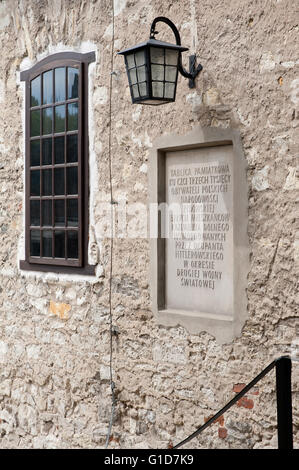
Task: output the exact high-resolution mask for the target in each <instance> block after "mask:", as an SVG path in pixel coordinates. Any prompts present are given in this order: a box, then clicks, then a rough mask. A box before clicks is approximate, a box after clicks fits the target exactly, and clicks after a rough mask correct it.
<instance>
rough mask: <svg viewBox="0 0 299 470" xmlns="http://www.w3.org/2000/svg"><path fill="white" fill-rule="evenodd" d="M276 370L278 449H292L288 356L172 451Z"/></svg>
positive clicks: (289, 361)
mask: <svg viewBox="0 0 299 470" xmlns="http://www.w3.org/2000/svg"><path fill="white" fill-rule="evenodd" d="M274 367H275V368H276V402H277V434H278V449H287V450H289V449H293V421H292V388H291V373H292V361H291V358H290V357H289V356H281V357H279V358H278V359H275V360H274V361H273V362H271V364H269V365H268V366H267V367H266V368H265V369H264V370H263V371H262V372H261V373H260V374H258V375H257V376H256V377H255V378H254V379H253V380H252V381H251V382H249V384H248V385H246V386H245V387H244V388H243V389H242V390H241V392H239V393H238V394H237V395H236V396H235V397H234V398H233V399H232V400H230V401H229V402H228V403H227V404H226V405H225V406H224V407H223V408H221V410H219V411H218V413H216V414H215V415H214V416H212V417H211V418H210V419H209V420H208V421H207V422H206V423H205V424H203V425H202V426H200V428H198V429H197V430H196V431H195V432H193V433H192V434H191V435H190V436H188V437H187V438H186V439H184V440H183V441H181V442H180V443H179V444H176V445H175V446H174V447H173V449H178V448H179V447H181V446H183V445H184V444H186V443H187V442H189V441H191V440H192V439H194V438H195V437H196V436H198V435H199V434H200V433H201V432H202V431H203V430H204V429H206V428H207V427H208V426H210V425H211V424H212V423H213V422H214V421H216V419H218V418H219V417H220V416H222V415H223V413H225V411H227V410H228V409H229V408H230V407H231V406H233V405H234V404H235V403H236V402H237V401H238V400H239V399H240V398H241V397H242V396H243V395H245V393H247V392H248V390H250V389H251V388H252V387H253V386H254V385H255V384H256V383H257V382H259V380H261V379H262V378H263V377H265V375H267V374H268V373H269V372H270V371H271V370H272V369H273V368H274Z"/></svg>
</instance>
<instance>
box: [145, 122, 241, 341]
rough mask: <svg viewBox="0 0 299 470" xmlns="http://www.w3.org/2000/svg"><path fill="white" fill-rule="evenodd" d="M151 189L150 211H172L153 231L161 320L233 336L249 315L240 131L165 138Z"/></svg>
mask: <svg viewBox="0 0 299 470" xmlns="http://www.w3.org/2000/svg"><path fill="white" fill-rule="evenodd" d="M149 188H150V193H149V194H150V201H149V202H150V208H151V214H153V213H154V214H155V211H154V210H153V208H154V207H157V206H158V207H159V209H161V208H162V207H163V205H164V206H165V207H167V208H168V209H167V210H170V212H169V213H168V215H169V214H171V217H170V219H169V218H163V217H162V219H161V218H160V219H159V222H158V214H156V215H157V220H156V223H157V226H158V237H156V236H155V235H154V234H153V231H152V230H151V232H150V237H151V238H150V259H151V275H150V276H151V300H152V308H153V312H154V314H155V317H156V319H157V322H158V323H159V324H161V325H164V326H169V327H170V326H177V325H182V326H184V327H185V328H186V329H187V330H188V331H189V332H190V333H192V334H196V333H199V332H201V331H206V332H208V333H210V334H211V335H213V336H214V337H215V338H216V340H217V342H218V343H221V344H223V343H229V342H231V341H233V339H234V338H236V337H237V336H239V335H240V334H241V331H242V327H243V325H244V322H245V320H246V318H247V297H246V286H247V274H248V270H249V244H248V236H247V219H248V215H247V213H248V207H247V206H248V204H247V201H248V194H247V181H246V162H245V159H244V155H243V151H242V145H241V139H240V136H239V133H238V132H237V131H236V130H233V129H216V128H196V129H194V130H193V131H192V132H191V133H190V134H188V135H186V136H178V135H168V136H163V137H161V138H159V139H158V140H157V141H156V142H155V143H154V147H153V148H152V150H151V153H150V171H149ZM176 207H179V208H180V209H179V211H178V212H176V209H175V208H176ZM169 208H172V209H169ZM190 211H191V212H190ZM159 212H160V213H162V212H163V210H161V211H159ZM164 213H165V212H164ZM160 215H161V214H160ZM169 220H171V223H170V225H166V223H167V224H168V223H169ZM151 222H152V219H151ZM151 229H152V227H151ZM178 229H179V232H178ZM168 230H169V232H168Z"/></svg>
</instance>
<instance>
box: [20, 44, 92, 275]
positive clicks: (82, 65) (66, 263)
mask: <svg viewBox="0 0 299 470" xmlns="http://www.w3.org/2000/svg"><path fill="white" fill-rule="evenodd" d="M94 61H95V52H89V53H86V54H81V53H77V52H62V53H57V54H52V55H50V56H48V57H46V58H45V59H43V60H41V61H40V62H39V63H37V64H35V65H34V66H33V67H32V68H31V69H28V70H25V71H23V72H21V74H20V80H21V81H25V110H26V111H25V260H21V261H20V269H23V270H29V271H42V272H55V273H62V274H63V273H65V274H68V273H69V274H83V275H94V274H95V266H92V265H88V233H89V158H88V152H89V141H88V65H89V64H90V63H92V62H94ZM72 66H73V67H76V68H79V71H80V79H79V97H78V103H79V110H80V111H79V113H78V120H79V123H78V135H79V134H80V136H79V142H78V146H79V155H81V158H79V161H78V187H79V192H80V190H82V193H81V194H80V198H79V201H80V202H79V228H78V234H79V233H80V234H81V236H79V240H80V241H79V243H80V244H81V245H80V250H79V252H80V255H79V257H78V260H71V259H67V260H66V259H62V260H59V259H57V258H56V259H55V258H52V259H51V258H39V259H38V258H36V257H32V256H30V239H29V236H30V218H29V217H30V211H29V205H30V168H31V167H30V140H31V139H30V112H31V102H30V100H31V90H30V89H31V81H32V80H33V79H34V78H36V77H37V76H39V75H42V74H43V73H44V72H46V71H48V70H53V69H55V68H58V67H72ZM54 101H55V100H54V99H53V103H52V106H53V108H54ZM68 101H69V100H68V97H67V96H66V100H65V103H67V102H68ZM43 106H44V107H46V105H43V104H42V103H41V104H40V106H39V108H40V109H43ZM66 106H67V104H66ZM66 132H67V130H65V133H64V135H66ZM52 135H53V133H52ZM40 138H41V136H40ZM50 167H51V168H54V167H55V165H54V162H52V165H50ZM65 167H66V164H65ZM80 188H81V189H80ZM78 196H79V193H78ZM41 197H42V196H41ZM53 198H54V196H53ZM40 199H41V198H40ZM63 199H65V200H67V199H66V198H65V197H63ZM37 229H38V230H39V229H40V228H37ZM70 230H71V229H70ZM52 231H53V232H54V228H52Z"/></svg>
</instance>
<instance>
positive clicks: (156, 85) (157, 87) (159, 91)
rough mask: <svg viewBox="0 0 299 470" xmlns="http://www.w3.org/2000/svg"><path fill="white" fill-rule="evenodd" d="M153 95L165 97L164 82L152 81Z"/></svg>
mask: <svg viewBox="0 0 299 470" xmlns="http://www.w3.org/2000/svg"><path fill="white" fill-rule="evenodd" d="M152 87H153V96H154V97H155V98H163V91H164V84H163V82H152Z"/></svg>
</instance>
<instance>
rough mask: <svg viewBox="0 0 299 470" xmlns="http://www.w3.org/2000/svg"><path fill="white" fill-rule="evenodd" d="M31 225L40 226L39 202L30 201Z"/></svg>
mask: <svg viewBox="0 0 299 470" xmlns="http://www.w3.org/2000/svg"><path fill="white" fill-rule="evenodd" d="M30 225H37V226H39V225H40V204H39V201H30Z"/></svg>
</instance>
